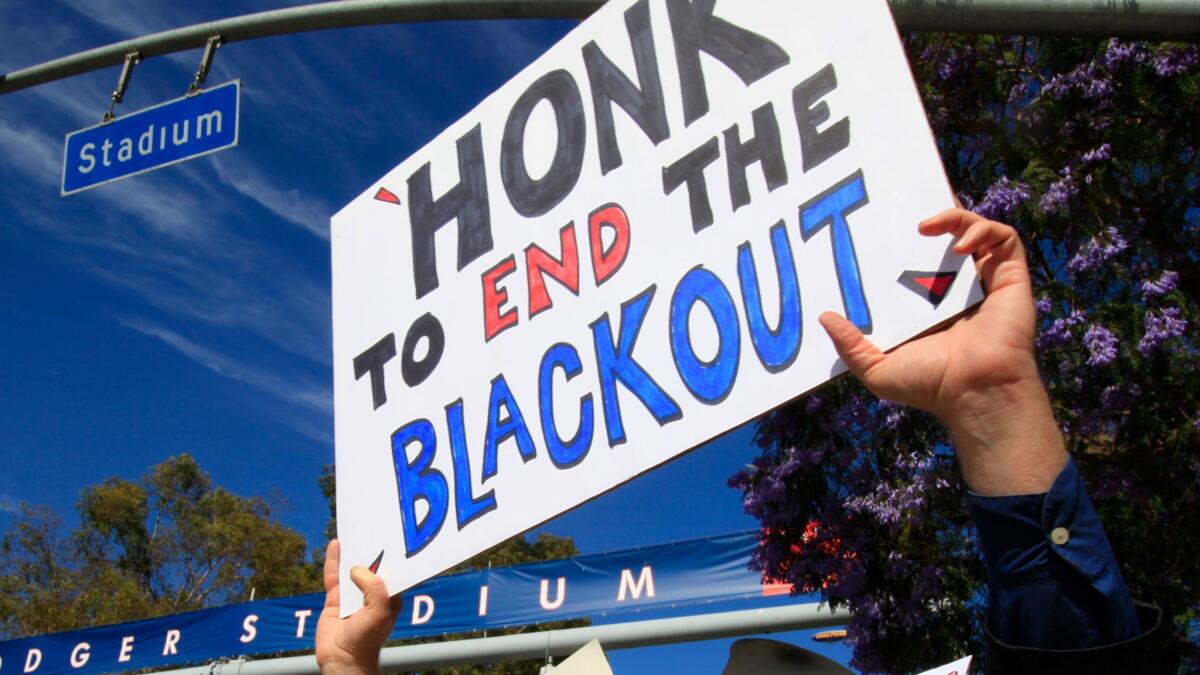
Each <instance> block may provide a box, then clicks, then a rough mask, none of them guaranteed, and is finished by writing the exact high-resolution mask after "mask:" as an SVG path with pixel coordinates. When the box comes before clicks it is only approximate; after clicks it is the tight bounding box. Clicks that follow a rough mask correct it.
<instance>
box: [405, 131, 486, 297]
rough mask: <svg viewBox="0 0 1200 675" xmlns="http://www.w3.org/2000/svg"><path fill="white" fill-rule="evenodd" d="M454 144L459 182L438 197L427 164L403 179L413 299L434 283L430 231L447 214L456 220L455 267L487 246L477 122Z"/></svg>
mask: <svg viewBox="0 0 1200 675" xmlns="http://www.w3.org/2000/svg"><path fill="white" fill-rule="evenodd" d="M457 147H458V175H459V182H458V184H457V185H455V186H454V187H452V188H450V190H449V191H447V192H446V193H445V194H444V195H442V196H441V197H438V198H437V199H436V200H435V199H434V198H433V186H432V185H431V184H430V180H429V163H428V162H426V163H425V164H424V165H423V166H421V168H419V169H417V170H416V172H414V173H413V175H411V176H409V177H408V218H409V221H410V222H411V223H412V247H413V252H412V255H413V281H415V282H416V288H417V297H418V298H420V297H422V296H424V295H425V294H426V293H429V292H430V291H432V290H434V289H435V288H437V287H438V276H437V252H436V247H435V245H434V234H436V233H437V231H438V230H439V229H441V227H442V226H443V225H445V224H446V223H448V222H450V219H451V218H457V219H458V269H460V270H461V269H462V268H464V267H466V266H467V265H469V264H470V263H471V262H472V261H473V260H475V259H476V258H478V257H479V256H481V255H483V254H484V253H487V252H488V251H490V250H492V224H491V211H490V209H489V208H488V191H487V175H486V173H485V171H484V165H483V141H482V140H481V136H480V132H479V125H478V124H477V125H475V128H473V129H471V130H470V131H468V132H467V133H466V134H465V135H463V137H462V138H460V139H458V143H457Z"/></svg>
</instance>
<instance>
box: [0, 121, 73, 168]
mask: <svg viewBox="0 0 1200 675" xmlns="http://www.w3.org/2000/svg"><path fill="white" fill-rule="evenodd" d="M0 148H3V149H4V155H5V156H6V157H9V158H12V160H15V161H14V164H15V165H16V167H17V168H18V169H19V170H21V171H22V172H24V173H26V174H27V175H29V176H30V177H31V178H35V179H38V178H41V179H45V178H46V177H48V176H54V175H55V172H56V171H58V170H59V169H61V168H62V163H61V162H62V151H61V150H60V149H59V146H58V145H57V144H55V143H53V142H51V140H50V138H49V137H48V136H46V135H45V134H44V133H42V132H40V131H37V130H35V129H33V128H30V127H21V126H17V125H14V124H10V123H9V122H6V121H5V120H4V119H3V118H0Z"/></svg>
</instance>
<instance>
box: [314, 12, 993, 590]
mask: <svg viewBox="0 0 1200 675" xmlns="http://www.w3.org/2000/svg"><path fill="white" fill-rule="evenodd" d="M951 202H952V197H951V192H950V189H949V187H948V185H947V183H946V179H945V176H944V173H943V170H942V167H941V164H940V160H939V158H938V155H937V150H936V148H935V146H934V143H933V139H932V135H931V133H930V130H929V128H928V125H927V123H926V120H925V116H924V112H923V110H922V108H921V104H920V100H919V98H918V96H917V92H916V89H915V86H914V84H913V81H912V77H911V75H910V73H909V70H908V66H907V62H906V60H905V56H904V52H903V49H902V47H901V44H900V40H899V37H898V35H897V33H896V29H895V27H894V25H893V23H892V19H891V15H890V13H889V11H888V8H887V5H886V2H885V0H853V1H844V2H838V3H798V2H793V1H792V0H778V1H767V0H756V1H754V2H731V1H729V0H725V1H724V2H720V3H714V2H713V1H712V0H636V1H630V0H623V1H614V2H610V3H608V4H607V5H605V6H604V7H602V8H601V9H600V10H599V11H597V12H596V14H595V15H593V16H592V17H591V18H589V19H588V20H586V21H584V22H583V23H582V24H581V25H580V26H579V27H577V28H576V29H575V30H574V31H572V32H571V33H570V34H569V35H567V36H566V37H565V38H563V40H562V41H560V42H559V43H558V44H557V45H555V46H554V47H553V48H552V49H550V50H549V51H548V52H547V53H546V54H544V55H543V56H542V57H540V58H539V59H538V60H536V61H535V62H534V63H533V64H531V65H530V66H529V67H528V68H526V69H525V70H524V71H522V72H521V73H520V74H518V75H517V76H516V77H514V78H513V79H512V80H511V81H509V82H508V83H507V84H505V85H504V86H503V87H502V88H501V89H500V90H499V91H497V92H496V93H494V94H492V95H491V96H489V97H488V98H487V99H486V100H484V101H483V102H482V103H481V104H480V105H479V106H478V107H477V108H475V109H474V110H473V111H471V112H470V113H469V114H468V115H466V116H465V117H464V118H462V119H461V120H459V121H458V122H456V123H455V124H453V125H452V126H451V127H450V128H449V129H447V130H446V131H444V132H443V133H441V134H440V135H439V136H438V137H437V138H435V139H434V140H433V141H432V142H430V143H429V144H428V145H427V146H425V147H424V148H423V149H421V150H420V151H419V152H417V153H416V154H415V155H413V156H412V157H410V158H408V159H407V160H405V161H404V162H403V163H401V164H400V165H399V166H398V167H396V168H395V169H393V170H392V171H390V172H388V173H387V175H385V176H384V177H383V178H381V179H380V180H379V181H378V182H376V183H375V184H374V185H372V186H371V187H370V189H368V190H367V191H366V192H364V193H363V194H362V195H361V196H360V197H358V198H357V199H355V200H354V201H353V202H351V203H350V205H348V206H347V207H346V208H345V209H343V210H342V211H341V212H339V213H338V214H337V215H335V216H334V218H333V230H332V249H333V253H332V258H333V317H334V320H333V324H334V379H335V384H334V395H335V420H336V445H337V482H338V533H339V537H340V538H341V540H342V551H343V553H342V556H343V558H342V560H343V563H344V564H343V567H342V580H343V583H349V581H348V571H349V568H350V566H352V565H369V564H371V563H372V562H373V561H374V562H377V565H378V569H379V571H380V574H382V575H383V577H384V578H385V580H386V581H387V583H388V587H389V588H390V589H391V590H392V592H398V591H401V590H403V589H405V588H407V587H409V586H411V585H413V584H415V583H418V582H420V581H421V580H423V579H425V578H428V577H429V576H431V575H434V574H437V573H439V572H441V571H443V570H445V569H447V568H449V567H451V566H452V565H454V564H456V563H458V562H460V561H462V560H464V559H466V558H468V557H470V556H471V555H473V554H475V553H477V552H479V551H482V550H484V549H486V548H488V547H490V546H493V545H495V544H497V543H499V542H501V541H503V540H504V539H506V538H508V537H510V536H512V535H514V534H517V533H520V532H523V531H525V530H527V529H529V528H530V527H533V526H535V525H537V524H538V523H541V522H543V521H545V520H547V519H549V518H551V517H553V516H555V515H557V514H559V513H561V512H563V511H565V510H567V509H569V508H571V507H573V506H575V505H577V504H579V503H581V502H583V501H586V500H587V499H590V498H592V497H594V496H596V495H598V494H600V493H602V492H605V491H606V490H609V489H611V488H613V487H614V486H616V485H619V484H620V483H622V482H624V481H626V480H629V479H630V478H632V477H634V476H636V475H638V474H640V473H642V472H644V471H646V470H648V469H650V468H652V467H654V466H657V465H658V464H660V463H662V462H663V461H666V460H668V459H670V458H672V457H675V456H677V455H679V454H680V453H682V452H684V451H686V450H688V449H690V448H693V447H695V446H697V445H699V444H701V443H703V442H705V441H707V440H709V439H711V438H713V437H715V436H717V435H719V434H721V433H723V432H725V431H727V430H729V429H731V428H733V427H735V426H737V425H739V424H741V423H743V422H746V421H747V420H750V419H752V418H754V417H755V416H757V415H759V414H761V413H763V412H765V411H767V410H770V409H772V408H775V407H777V406H779V405H781V404H783V403H785V402H787V401H788V400H791V399H793V398H795V397H796V396H798V395H800V394H803V393H804V392H806V391H809V390H811V389H813V388H815V387H817V386H819V385H820V384H822V383H823V382H826V381H828V380H829V379H830V378H831V377H833V376H835V375H837V374H839V373H840V372H841V371H842V369H843V368H842V366H841V364H840V363H839V362H838V361H837V356H836V353H835V352H834V350H833V347H832V345H831V344H830V343H829V340H828V338H827V337H826V336H825V335H824V332H823V331H822V329H821V327H820V325H819V324H818V323H817V317H818V315H820V314H821V312H824V311H827V310H833V311H837V312H839V313H842V314H843V315H845V316H847V317H848V318H849V319H850V320H852V321H854V322H855V323H856V324H858V325H859V326H860V327H862V328H863V330H864V331H865V332H867V333H868V334H869V336H870V337H871V339H872V340H874V341H875V342H876V343H878V344H879V345H880V346H881V347H884V348H888V347H892V346H895V345H897V344H899V343H901V342H903V341H904V340H906V339H908V338H910V337H912V336H914V335H916V334H918V333H920V332H922V331H924V330H926V329H927V328H929V327H931V326H934V325H936V324H938V323H941V322H943V321H945V320H947V319H949V318H951V317H953V316H954V315H956V314H957V313H960V312H962V311H963V310H964V309H965V308H966V307H968V306H970V305H971V304H972V303H974V302H977V301H978V300H979V299H980V298H981V292H980V290H979V287H978V284H977V282H976V280H975V271H974V267H973V266H972V265H970V264H967V261H966V260H965V259H963V258H962V257H959V256H955V255H954V254H952V253H951V252H950V250H949V247H950V240H949V238H948V237H941V238H936V239H930V238H923V237H921V236H920V235H919V234H918V233H917V230H916V224H917V222H918V221H920V220H921V219H923V218H925V217H928V216H930V215H932V214H934V213H937V212H938V211H940V210H942V209H944V208H947V207H949V206H951ZM696 489H698V490H722V489H725V488H724V486H721V485H703V486H696ZM672 498H673V497H672V495H670V494H663V495H661V499H664V500H668V499H672ZM646 517H648V518H652V517H654V514H653V513H652V512H648V513H647V514H646ZM613 526H614V527H620V526H622V524H621V523H613ZM380 556H382V558H380ZM359 602H361V598H360V597H359V596H358V594H355V593H350V594H344V596H343V598H342V610H343V612H344V613H350V612H352V611H354V610H356V609H357V608H358V603H359Z"/></svg>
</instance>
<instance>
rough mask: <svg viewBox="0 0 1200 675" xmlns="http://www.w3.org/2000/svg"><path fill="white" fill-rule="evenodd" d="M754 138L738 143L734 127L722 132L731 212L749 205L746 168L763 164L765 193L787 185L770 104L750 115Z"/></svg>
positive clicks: (775, 123)
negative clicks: (731, 204) (731, 205)
mask: <svg viewBox="0 0 1200 675" xmlns="http://www.w3.org/2000/svg"><path fill="white" fill-rule="evenodd" d="M752 119H753V121H754V138H751V139H750V140H748V141H746V142H745V143H743V142H741V139H740V138H739V136H738V128H737V125H736V124H735V125H733V126H731V127H729V128H728V129H726V130H725V164H726V166H727V167H728V169H729V201H731V202H732V203H733V210H734V211H736V210H738V209H739V208H741V207H743V206H745V205H746V204H749V203H750V187H749V186H748V185H747V184H746V167H748V166H750V165H751V164H753V163H754V162H759V163H760V164H762V171H763V178H765V179H766V181H767V190H768V191H774V190H775V188H778V187H782V186H784V185H787V180H788V176H787V165H786V164H784V161H783V144H782V143H781V142H780V141H779V123H778V122H776V121H775V107H774V106H772V105H771V104H770V103H768V104H766V105H764V106H762V107H761V108H758V109H757V110H755V111H754V112H753V113H752Z"/></svg>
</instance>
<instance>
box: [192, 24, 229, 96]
mask: <svg viewBox="0 0 1200 675" xmlns="http://www.w3.org/2000/svg"><path fill="white" fill-rule="evenodd" d="M224 42H225V39H224V38H222V37H221V36H220V35H213V36H212V37H210V38H208V42H207V43H205V45H204V55H203V56H201V57H200V69H199V70H197V71H196V77H195V79H193V80H192V83H191V85H189V86H188V94H189V95H190V94H195V93H197V92H199V91H200V89H201V87H203V86H204V81H205V80H207V79H208V71H209V69H210V68H212V62H213V59H214V58H216V56H217V49H218V48H219V47H220V46H221V45H222V44H223V43H224Z"/></svg>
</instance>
